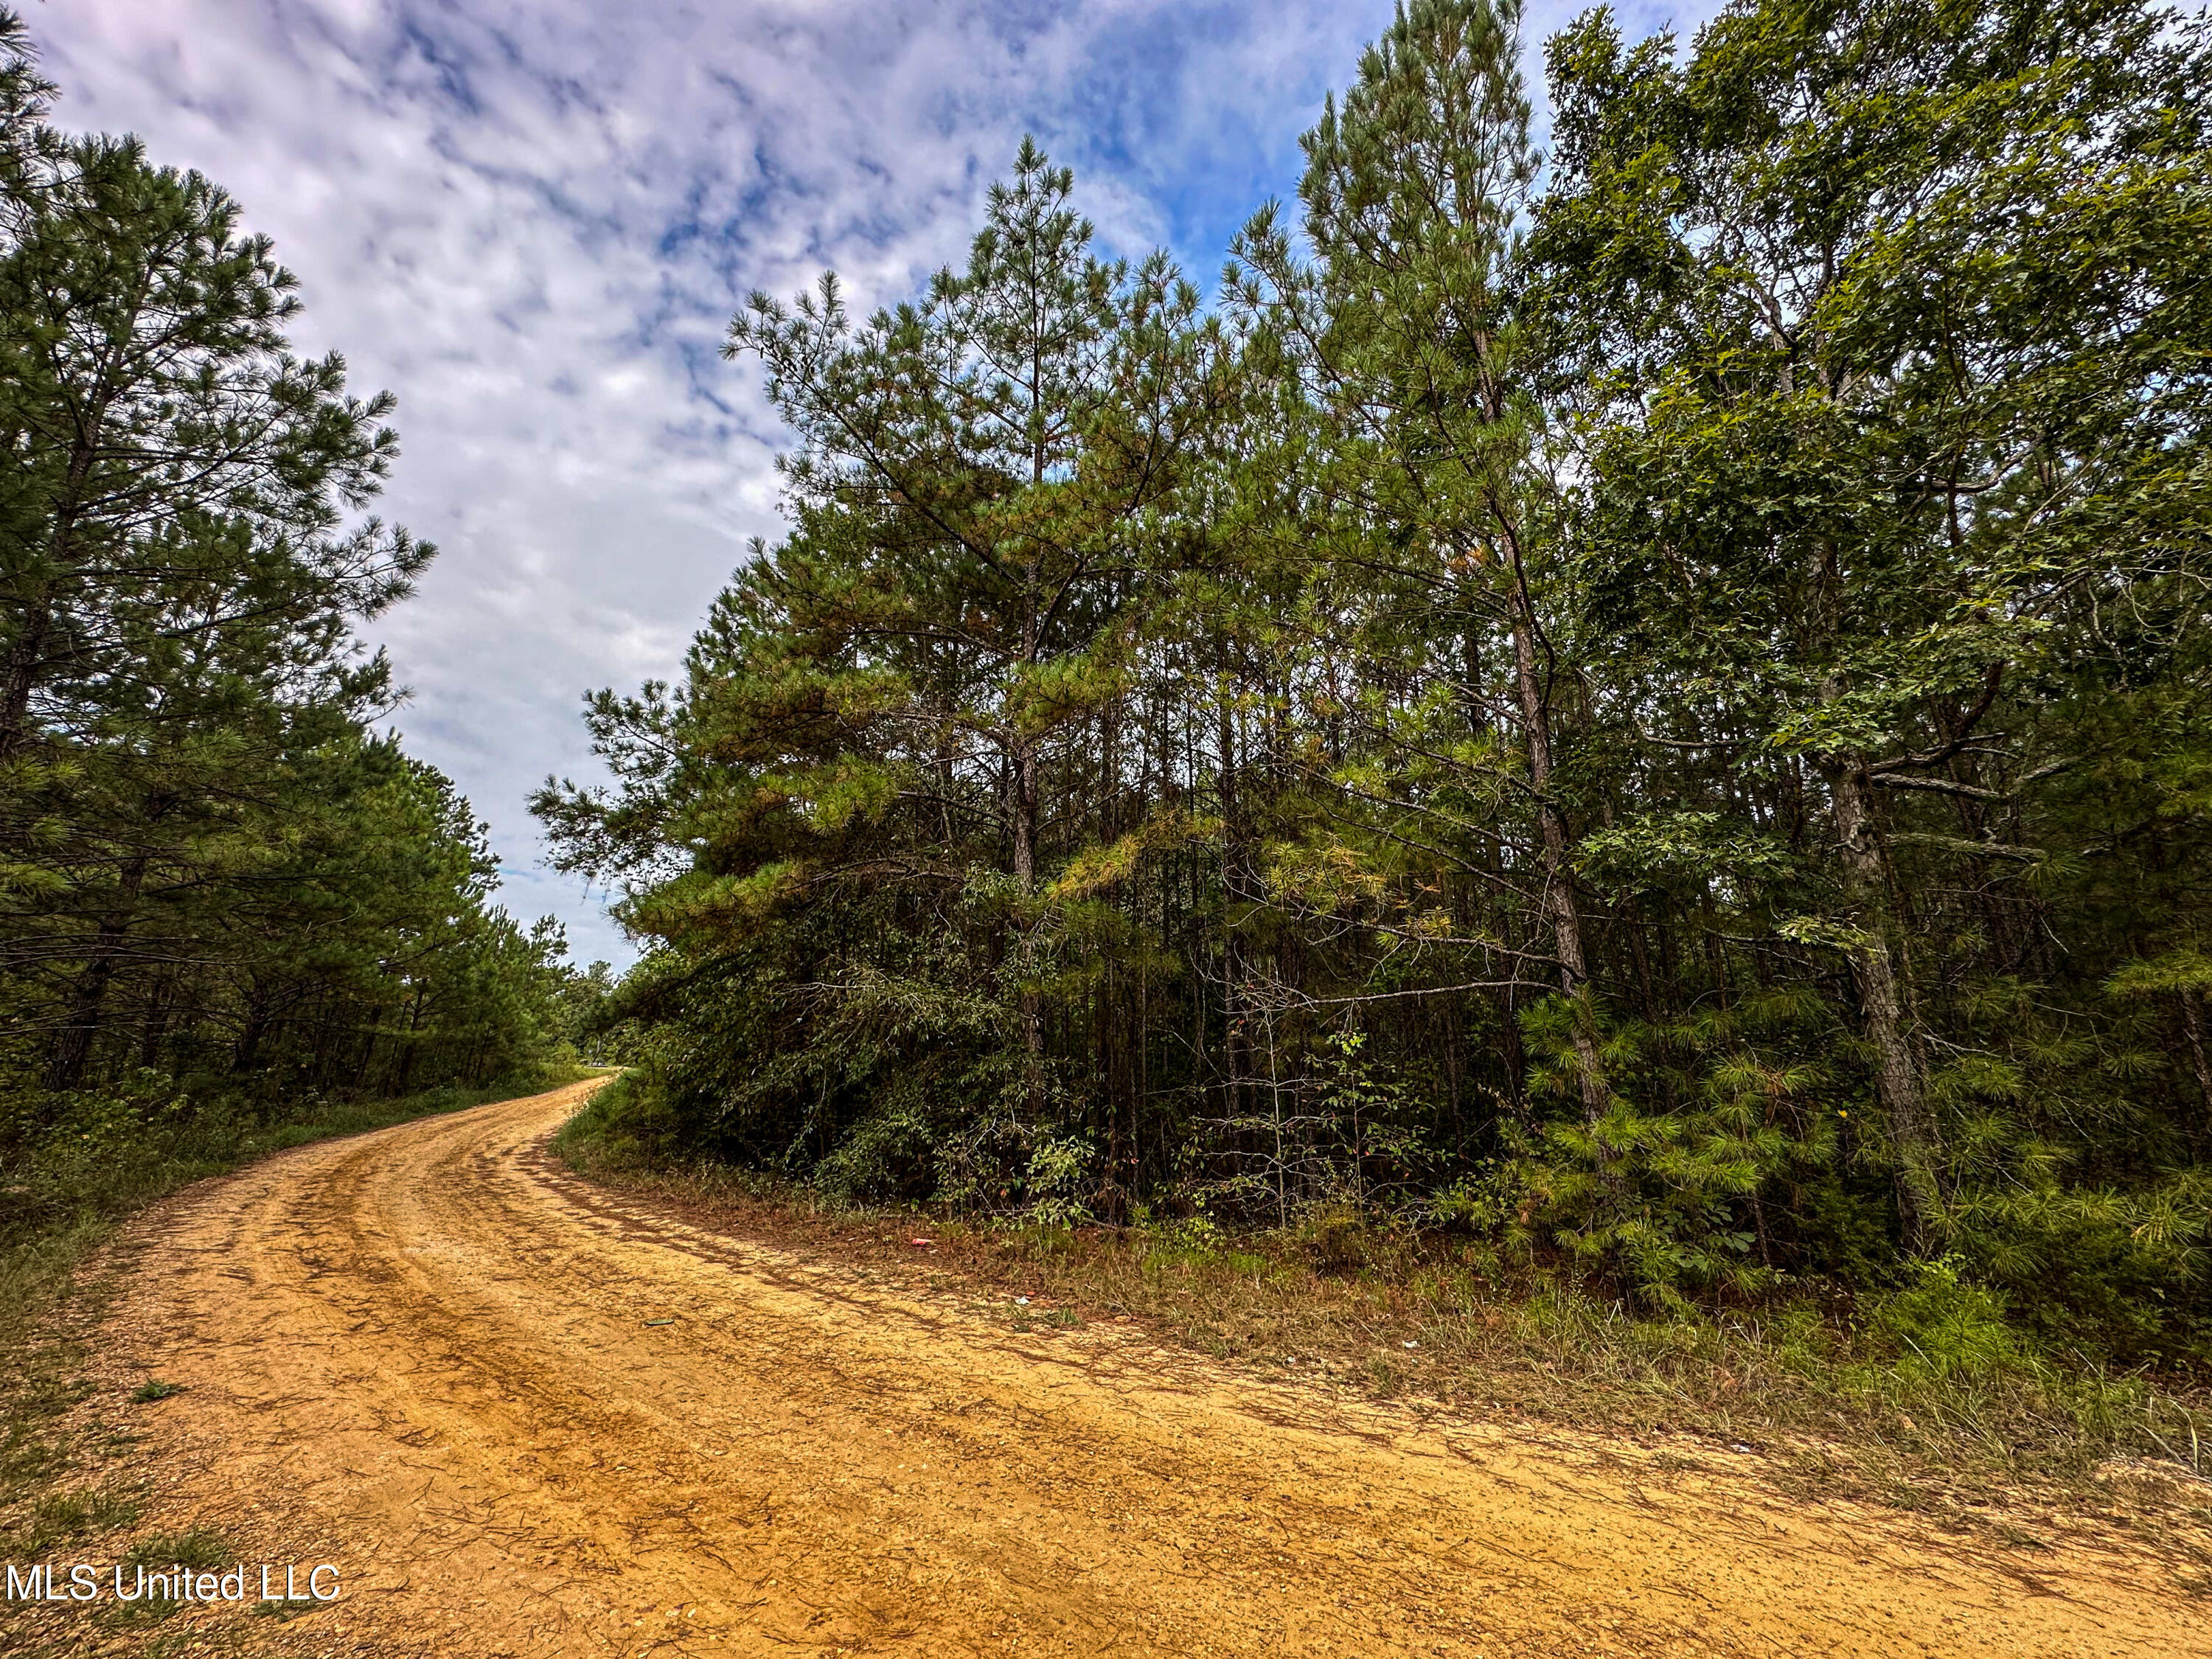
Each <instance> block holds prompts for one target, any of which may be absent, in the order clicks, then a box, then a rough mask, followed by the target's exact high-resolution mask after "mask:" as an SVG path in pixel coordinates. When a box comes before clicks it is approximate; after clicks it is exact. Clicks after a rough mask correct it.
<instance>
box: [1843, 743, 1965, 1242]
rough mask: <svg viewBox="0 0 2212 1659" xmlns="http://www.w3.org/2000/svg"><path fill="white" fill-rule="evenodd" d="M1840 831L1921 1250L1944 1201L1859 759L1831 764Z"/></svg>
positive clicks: (1870, 1011)
mask: <svg viewBox="0 0 2212 1659" xmlns="http://www.w3.org/2000/svg"><path fill="white" fill-rule="evenodd" d="M1829 788H1830V793H1831V795H1832V799H1833V800H1834V803H1835V821H1836V834H1837V837H1838V840H1839V841H1840V842H1841V843H1842V848H1843V862H1844V880H1845V884H1846V886H1847V888H1848V889H1849V890H1850V896H1851V901H1852V906H1853V908H1854V909H1855V910H1856V912H1857V919H1858V927H1859V942H1858V943H1857V945H1854V946H1853V947H1852V951H1851V967H1852V969H1853V972H1854V974H1855V975H1856V976H1857V981H1858V990H1859V1017H1860V1018H1861V1019H1862V1020H1863V1022H1864V1024H1865V1027H1866V1035H1867V1041H1868V1042H1869V1043H1871V1044H1872V1045H1873V1047H1874V1051H1875V1097H1876V1098H1877V1099H1878V1100H1879V1101H1880V1102H1881V1109H1882V1112H1883V1115H1885V1116H1886V1117H1887V1119H1888V1121H1889V1133H1890V1139H1891V1141H1892V1142H1893V1144H1894V1145H1895V1146H1896V1148H1897V1203H1898V1211H1899V1214H1900V1215H1901V1216H1902V1217H1903V1218H1904V1221H1905V1240H1906V1243H1908V1244H1909V1245H1910V1246H1911V1249H1913V1250H1914V1251H1915V1252H1916V1253H1917V1254H1919V1255H1926V1254H1928V1252H1929V1250H1931V1249H1933V1248H1934V1247H1935V1244H1936V1237H1937V1233H1938V1231H1939V1229H1940V1227H1941V1225H1942V1196H1941V1194H1940V1193H1939V1192H1938V1190H1937V1188H1936V1138H1935V1133H1934V1130H1933V1128H1932V1127H1931V1126H1930V1124H1929V1121H1928V1115H1927V1107H1926V1102H1925V1100H1924V1099H1923V1090H1922V1086H1921V1078H1920V1066H1919V1062H1918V1060H1917V1059H1916V1058H1915V1057H1914V1055H1913V1053H1912V1043H1911V1038H1910V1037H1909V1036H1908V1035H1907V1032H1906V1030H1905V1003H1904V997H1903V994H1902V992H1901V990H1900V987H1899V983H1898V975H1897V962H1896V957H1895V954H1894V951H1893V949H1892V945H1891V939H1890V920H1889V904H1888V894H1887V877H1888V872H1887V869H1886V867H1885V866H1884V863H1883V858H1882V849H1881V840H1880V838H1879V837H1878V836H1877V835H1876V833H1875V825H1874V820H1873V816H1872V814H1871V813H1870V812H1869V811H1868V805H1867V787H1866V783H1865V779H1864V775H1863V773H1862V772H1861V771H1860V769H1859V768H1858V766H1857V764H1855V763H1854V764H1846V765H1842V766H1838V767H1835V768H1833V769H1831V772H1830V777H1829Z"/></svg>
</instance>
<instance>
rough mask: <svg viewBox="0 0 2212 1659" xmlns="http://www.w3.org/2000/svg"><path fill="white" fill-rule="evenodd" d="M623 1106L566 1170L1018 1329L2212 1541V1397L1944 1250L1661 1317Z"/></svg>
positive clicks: (1288, 1235)
mask: <svg viewBox="0 0 2212 1659" xmlns="http://www.w3.org/2000/svg"><path fill="white" fill-rule="evenodd" d="M628 1106H629V1091H627V1090H626V1089H624V1086H623V1084H622V1083H620V1082H617V1084H614V1085H610V1086H609V1088H608V1089H606V1090H605V1091H601V1093H600V1094H599V1096H598V1097H596V1098H595V1099H594V1100H593V1102H592V1105H591V1106H590V1107H589V1108H587V1109H586V1111H585V1112H584V1113H582V1114H580V1115H579V1116H578V1117H577V1118H576V1119H575V1120H574V1121H572V1123H571V1124H570V1125H569V1126H568V1129H567V1130H566V1131H564V1133H563V1134H562V1138H561V1140H560V1141H559V1143H558V1145H559V1147H560V1150H561V1152H562V1155H563V1156H564V1157H565V1158H567V1159H568V1163H569V1164H571V1166H572V1167H574V1168H575V1169H577V1170H579V1171H580V1172H581V1173H584V1174H586V1175H589V1176H593V1177H594V1178H596V1179H599V1180H601V1181H604V1182H606V1183H608V1184H610V1185H612V1186H616V1187H618V1188H623V1189H626V1190H629V1191H633V1192H635V1193H638V1194H641V1195H643V1196H647V1197H649V1198H652V1199H654V1200H658V1201H661V1202H665V1203H668V1204H671V1205H672V1206H676V1207H678V1208H680V1209H683V1210H684V1211H686V1212H691V1213H692V1214H693V1215H694V1218H696V1219H698V1220H700V1221H702V1222H704V1223H705V1224H707V1225H712V1226H717V1227H720V1228H722V1229H725V1230H726V1231H737V1232H742V1233H744V1234H747V1235H750V1236H754V1237H763V1238H767V1239H771V1240H774V1241H776V1242H778V1243H786V1244H792V1245H798V1246H800V1247H810V1246H811V1247H818V1248H821V1249H825V1250H828V1251H830V1252H832V1253H834V1254H835V1255H837V1256H839V1257H841V1258H861V1259H866V1260H868V1261H871V1262H872V1263H875V1264H878V1265H888V1264H890V1263H892V1262H894V1261H896V1262H900V1263H902V1264H903V1265H904V1267H905V1268H906V1269H907V1271H908V1274H909V1276H910V1277H913V1278H915V1279H918V1280H921V1279H932V1278H936V1279H942V1278H943V1277H944V1276H946V1275H950V1276H951V1277H952V1278H955V1279H968V1280H971V1281H974V1282H976V1283H980V1284H981V1285H987V1286H989V1287H992V1288H993V1289H994V1290H996V1291H1004V1292H1007V1293H1018V1294H1021V1295H1025V1296H1027V1297H1030V1304H1029V1305H1028V1306H1027V1307H1026V1308H1024V1309H1022V1310H1019V1311H1018V1312H1016V1311H1010V1312H1009V1315H1008V1317H1009V1318H1010V1319H1018V1321H1019V1322H1021V1324H1022V1326H1023V1328H1031V1327H1032V1325H1033V1323H1034V1322H1046V1323H1051V1322H1052V1320H1051V1318H1050V1314H1049V1312H1048V1310H1051V1309H1059V1310H1066V1313H1067V1314H1068V1315H1069V1316H1071V1318H1072V1319H1073V1320H1082V1319H1089V1318H1095V1317H1097V1316H1111V1315H1127V1316H1130V1317H1132V1318H1133V1319H1135V1320H1139V1321H1141V1322H1144V1323H1145V1324H1146V1326H1148V1327H1149V1328H1152V1330H1153V1331H1154V1332H1155V1333H1156V1334H1160V1335H1162V1336H1165V1337H1168V1338H1170V1339H1172V1340H1176V1341H1177V1342H1179V1343H1182V1344H1184V1345H1187V1346H1191V1347H1194V1348H1196V1349H1199V1350H1201V1351H1203V1352H1206V1353H1209V1354H1212V1355H1214V1356H1216V1357H1218V1358H1224V1359H1229V1360H1233V1361H1237V1362H1241V1363H1243V1364H1249V1365H1253V1366H1255V1367H1259V1368H1262V1369H1264V1370H1268V1371H1271V1372H1273V1373H1275V1374H1278V1375H1282V1374H1289V1375H1292V1376H1304V1377H1308V1378H1311V1379H1315V1380H1316V1381H1319V1382H1322V1383H1327V1384H1329V1385H1332V1386H1336V1387H1341V1388H1347V1389H1356V1390H1358V1391H1359V1392H1361V1393H1364V1394H1368V1395H1395V1396H1400V1397H1402V1398H1404V1399H1406V1400H1407V1401H1409V1402H1410V1403H1412V1404H1413V1405H1414V1406H1415V1407H1417V1408H1419V1409H1431V1408H1436V1407H1455V1408H1461V1409H1468V1410H1474V1411H1480V1412H1482V1413H1486V1414H1491V1415H1504V1416H1513V1417H1519V1418H1525V1419H1536V1420H1540V1421H1543V1422H1548V1423H1553V1424H1558V1425H1564V1426H1572V1427H1576V1428H1581V1429H1586V1430H1590V1431H1601V1432H1605V1433H1608V1434H1615V1435H1620V1434H1627V1435H1632V1436H1649V1437H1660V1436H1671V1435H1687V1436H1692V1437H1699V1438H1702V1439H1704V1440H1706V1441H1708V1442H1712V1443H1717V1444H1719V1445H1722V1446H1725V1447H1729V1448H1732V1449H1735V1450H1737V1451H1758V1452H1762V1453H1765V1454H1767V1466H1768V1468H1769V1470H1770V1473H1771V1474H1772V1476H1773V1477H1774V1478H1775V1479H1776V1480H1778V1481H1779V1482H1780V1483H1781V1484H1783V1485H1784V1486H1787V1487H1791V1488H1793V1489H1796V1490H1802V1491H1806V1492H1820V1493H1822V1494H1829V1495H1833V1494H1838V1493H1843V1494H1848V1495H1853V1496H1857V1497H1861V1498H1870V1499H1875V1500H1878V1501H1881V1502H1884V1503H1887V1504H1892V1505H1894V1506H1897V1507H1902V1508H1907V1509H1917V1510H1927V1509H1937V1510H1943V1511H1945V1512H1946V1513H1947V1514H1951V1515H1954V1516H1956V1515H1960V1514H1965V1513H1967V1512H1969V1511H1976V1510H1981V1509H1983V1508H1984V1507H1985V1506H1987V1505H1989V1504H1992V1503H1993V1502H1994V1503H2002V1502H2004V1501H2006V1500H2008V1499H2014V1500H2032V1499H2037V1498H2038V1495H2040V1499H2041V1500H2044V1501H2057V1502H2063V1503H2068V1504H2076V1505H2077V1506H2078V1504H2079V1502H2080V1500H2081V1499H2082V1498H2093V1499H2094V1501H2095V1503H2096V1504H2099V1505H2101V1506H2103V1507H2104V1508H2106V1509H2110V1508H2112V1507H2113V1506H2118V1508H2120V1509H2130V1508H2132V1509H2135V1510H2138V1511H2141V1512H2142V1513H2149V1512H2152V1511H2156V1512H2158V1513H2160V1514H2163V1515H2166V1516H2168V1517H2172V1518H2177V1519H2179V1521H2180V1522H2182V1523H2184V1526H2185V1530H2186V1531H2188V1532H2190V1533H2192V1534H2198V1542H2197V1544H2192V1545H2191V1546H2190V1549H2191V1551H2192V1552H2194V1551H2195V1550H2197V1548H2199V1547H2201V1544H2202V1542H2203V1538H2204V1537H2205V1536H2212V1534H2204V1533H2203V1528H2207V1527H2212V1392H2208V1390H2207V1389H2205V1388H2204V1387H2203V1384H2202V1383H2201V1382H2200V1381H2198V1380H2197V1379H2193V1378H2191V1377H2190V1376H2186V1375H2174V1374H2160V1373H2157V1372H2154V1371H2152V1370H2148V1369H2136V1370H2124V1369H2119V1368H2116V1367H2113V1366H2111V1365H2109V1364H2103V1363H2100V1362H2099V1361H2098V1360H2096V1359H2094V1358H2091V1357H2089V1356H2086V1355H2083V1354H2080V1353H2074V1352H2052V1351H2051V1350H2049V1349H2048V1348H2045V1347H2043V1346H2038V1345H2037V1344H2036V1343H2034V1342H2033V1341H2032V1340H2030V1339H2029V1338H2028V1337H2027V1335H2025V1334H2023V1333H2022V1332H2021V1331H2020V1330H2018V1329H2017V1328H2015V1327H2014V1326H2013V1325H2012V1324H2010V1323H2008V1322H2007V1321H2006V1319H2005V1316H2004V1309H2003V1306H2002V1301H2001V1299H2000V1298H1998V1297H1996V1295H1995V1294H1994V1293H1993V1292H1991V1291H1987V1290H1985V1289H1984V1288H1982V1287H1980V1286H1978V1285H1975V1284H1973V1283H1972V1281H1971V1280H1970V1279H1969V1278H1968V1277H1967V1276H1966V1273H1964V1272H1963V1271H1962V1269H1961V1266H1960V1263H1959V1262H1958V1261H1956V1260H1955V1259H1952V1258H1946V1259H1943V1260H1941V1261H1934V1262H1930V1263H1927V1264H1924V1265H1923V1267H1921V1268H1919V1269H1918V1270H1917V1278H1916V1279H1914V1280H1913V1281H1912V1282H1911V1283H1909V1284H1907V1285H1904V1286H1902V1287H1900V1288H1898V1289H1895V1290H1893V1291H1887V1292H1883V1293H1880V1294H1860V1295H1857V1296H1852V1295H1849V1294H1846V1293H1844V1292H1843V1291H1822V1290H1820V1289H1819V1288H1817V1287H1806V1288H1803V1289H1801V1290H1800V1291H1798V1292H1797V1293H1796V1294H1795V1295H1793V1296H1787V1297H1784V1296H1778V1297H1774V1298H1772V1299H1771V1300H1770V1301H1768V1302H1767V1303H1765V1304H1761V1305H1759V1306H1755V1307H1739V1308H1711V1309H1700V1310H1692V1311H1691V1312H1688V1313H1683V1312H1680V1311H1677V1312H1674V1313H1670V1314H1665V1315H1654V1314H1650V1313H1648V1312H1639V1311H1638V1310H1635V1309H1633V1308H1632V1306H1630V1305H1629V1304H1627V1303H1626V1302H1625V1301H1623V1300H1620V1299H1618V1298H1615V1297H1608V1296H1607V1295H1606V1294H1604V1293H1603V1292H1602V1291H1601V1289H1600V1288H1599V1287H1597V1286H1595V1285H1593V1284H1591V1283H1589V1282H1587V1281H1583V1282H1577V1280H1576V1279H1573V1278H1572V1277H1571V1275H1570V1274H1568V1273H1565V1272H1564V1271H1562V1270H1559V1269H1558V1268H1554V1267H1543V1266H1540V1265H1537V1264H1534V1263H1531V1262H1528V1261H1526V1260H1522V1261H1514V1260H1512V1259H1510V1257H1509V1255H1508V1254H1507V1253H1506V1252H1504V1251H1503V1250H1501V1249H1498V1247H1496V1246H1495V1245H1493V1244H1491V1243H1486V1242H1483V1241H1481V1240H1480V1239H1468V1238H1466V1237H1454V1236H1451V1235H1449V1234H1441V1233H1437V1232H1434V1231H1419V1230H1416V1229H1410V1228H1403V1229H1393V1228H1389V1227H1386V1226H1380V1225H1374V1224H1371V1223H1368V1222H1363V1221H1362V1220H1361V1219H1360V1218H1358V1216H1357V1215H1356V1214H1354V1213H1351V1212H1346V1211H1344V1210H1342V1209H1336V1210H1326V1211H1321V1212H1316V1213H1314V1214H1312V1215H1310V1216H1308V1217H1306V1218H1304V1220H1303V1221H1302V1222H1300V1223H1299V1224H1298V1225H1294V1226H1292V1227H1290V1228H1286V1229H1279V1230H1274V1231H1258V1232H1237V1231H1226V1230H1224V1229H1222V1228H1220V1227H1218V1226H1216V1225H1213V1224H1212V1223H1210V1222H1208V1221H1206V1220H1205V1219H1203V1218H1199V1219H1194V1220H1180V1221H1174V1222H1158V1223H1154V1224H1152V1225H1139V1226H1131V1227H1126V1228H1119V1229H1109V1228H1103V1227H1076V1228H1070V1227H1065V1226H1039V1225H1024V1224H1018V1223H1011V1222H1004V1221H991V1220H986V1219H979V1218H975V1217H972V1216H963V1215H959V1214H957V1213H949V1212H941V1211H937V1210H933V1209H928V1208H914V1207H871V1206H861V1205H855V1204H852V1203H849V1202H846V1201H842V1200H837V1199H835V1198H832V1197H830V1196H828V1195H825V1194H823V1193H822V1192H821V1191H819V1190H818V1189H817V1188H810V1187H806V1186H803V1185H800V1184H799V1183H796V1182H788V1181H785V1180H781V1179H778V1178H776V1177H774V1176H764V1175H761V1174H757V1173H754V1172H750V1171H746V1170H739V1169H735V1168H732V1167H730V1166H728V1165H724V1164H684V1163H678V1162H672V1161H668V1160H665V1159H661V1158H655V1157H654V1156H653V1155H652V1153H651V1151H650V1148H651V1146H652V1141H653V1137H652V1136H651V1135H650V1134H649V1133H648V1134H647V1135H643V1136H641V1135H639V1134H638V1133H635V1130H634V1129H632V1128H630V1127H629V1125H630V1123H631V1120H630V1119H629V1117H628V1116H627V1115H626V1108H627V1107H628ZM611 1130H612V1131H614V1133H610V1131H611ZM917 1238H925V1239H927V1244H926V1245H921V1244H917V1243H915V1240H916V1239H917ZM2069 1494H2070V1496H2069ZM2192 1559H2193V1555H2192ZM2198 1565H2200V1566H2201V1565H2203V1564H2198ZM2208 1582H2212V1580H2208Z"/></svg>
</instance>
